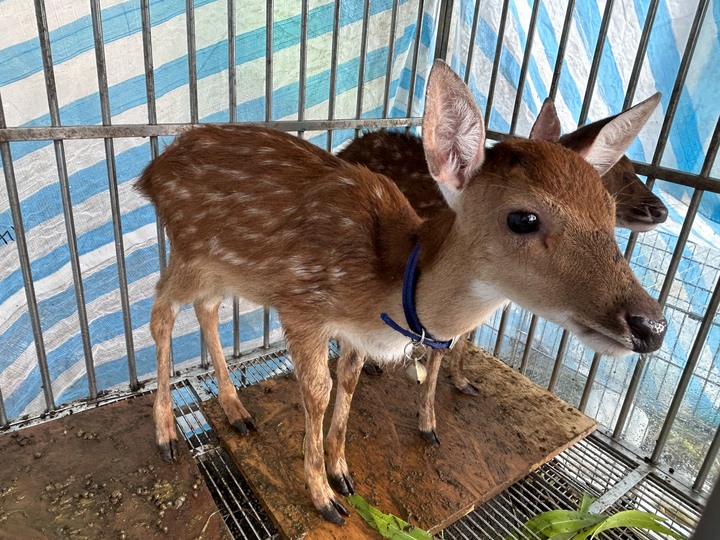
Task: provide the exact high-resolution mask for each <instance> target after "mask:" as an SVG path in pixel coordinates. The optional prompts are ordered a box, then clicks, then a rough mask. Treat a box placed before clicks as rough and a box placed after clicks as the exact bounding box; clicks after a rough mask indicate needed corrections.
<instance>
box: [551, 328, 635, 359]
mask: <svg viewBox="0 0 720 540" xmlns="http://www.w3.org/2000/svg"><path fill="white" fill-rule="evenodd" d="M563 326H565V327H566V328H567V329H568V330H570V331H572V332H573V333H574V334H575V335H576V336H577V337H578V339H580V341H582V343H583V344H585V345H587V346H588V347H590V348H591V349H593V350H594V351H595V352H597V353H600V354H605V355H608V356H614V357H622V356H627V355H628V354H630V353H632V352H633V345H632V341H631V340H630V339H629V338H627V337H625V336H624V335H623V336H617V335H616V334H611V333H610V332H609V331H608V330H606V329H603V328H596V327H591V326H588V325H587V324H584V323H581V322H579V321H577V320H574V319H568V320H567V321H566V322H565V324H563Z"/></svg>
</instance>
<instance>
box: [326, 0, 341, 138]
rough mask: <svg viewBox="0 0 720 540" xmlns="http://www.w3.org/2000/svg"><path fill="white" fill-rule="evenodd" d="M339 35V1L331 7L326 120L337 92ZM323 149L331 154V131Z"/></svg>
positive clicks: (331, 111) (329, 115)
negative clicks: (330, 43) (331, 25)
mask: <svg viewBox="0 0 720 540" xmlns="http://www.w3.org/2000/svg"><path fill="white" fill-rule="evenodd" d="M339 33H340V0H335V5H334V7H333V32H332V45H331V47H332V51H331V53H330V92H329V93H330V95H329V96H328V120H333V119H334V118H335V92H336V90H337V69H338V34H339ZM325 149H326V150H327V151H328V152H332V149H333V131H332V130H331V129H328V131H327V144H326V145H325Z"/></svg>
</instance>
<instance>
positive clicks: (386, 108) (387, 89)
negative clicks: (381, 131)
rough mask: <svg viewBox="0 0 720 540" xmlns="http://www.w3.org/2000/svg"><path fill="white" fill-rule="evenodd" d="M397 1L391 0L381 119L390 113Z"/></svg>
mask: <svg viewBox="0 0 720 540" xmlns="http://www.w3.org/2000/svg"><path fill="white" fill-rule="evenodd" d="M398 5H399V0H393V7H392V11H391V14H390V37H389V42H388V54H387V66H386V68H385V85H384V86H385V89H384V94H383V96H384V98H383V108H382V117H383V118H387V117H388V113H389V112H390V111H389V109H390V80H391V77H392V68H393V56H394V55H395V26H396V25H397V12H398Z"/></svg>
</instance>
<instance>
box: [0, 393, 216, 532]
mask: <svg viewBox="0 0 720 540" xmlns="http://www.w3.org/2000/svg"><path fill="white" fill-rule="evenodd" d="M153 398H154V395H153V394H148V395H145V396H141V397H138V398H135V399H130V400H126V401H122V402H119V403H115V404H112V405H106V406H102V407H98V408H96V409H92V410H88V411H85V412H82V413H77V414H73V415H70V416H65V417H63V418H60V419H56V420H53V421H50V422H46V423H44V424H40V425H37V426H34V427H31V428H26V429H23V430H20V431H16V432H12V433H6V434H4V435H2V436H0V456H2V466H0V539H23V540H40V539H50V538H53V539H55V538H73V539H78V540H81V539H87V540H97V539H101V538H102V539H108V540H120V539H128V540H130V539H133V540H134V539H143V540H145V539H149V538H178V539H180V538H182V539H190V540H191V539H203V540H211V539H229V538H230V536H229V533H228V532H227V529H226V527H225V524H224V523H223V520H222V517H221V516H220V514H219V513H218V511H217V508H216V506H215V504H214V502H213V500H212V496H211V495H210V492H209V491H208V490H207V487H206V486H205V483H204V480H203V478H202V477H201V475H200V473H199V471H198V469H197V467H196V466H195V463H194V461H193V459H192V457H191V456H190V453H189V451H188V448H187V446H186V445H185V443H184V442H183V441H182V440H181V441H180V445H179V447H180V449H181V451H180V458H179V460H178V461H177V462H176V463H172V464H168V463H165V462H163V460H162V459H161V458H160V456H159V454H158V453H157V451H156V449H155V443H154V427H153V421H152V402H153Z"/></svg>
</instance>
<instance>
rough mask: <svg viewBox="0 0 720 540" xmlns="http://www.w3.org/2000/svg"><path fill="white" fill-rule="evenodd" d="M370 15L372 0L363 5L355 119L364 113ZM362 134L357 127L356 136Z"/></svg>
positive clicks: (367, 0) (358, 118) (366, 0)
mask: <svg viewBox="0 0 720 540" xmlns="http://www.w3.org/2000/svg"><path fill="white" fill-rule="evenodd" d="M369 15H370V0H365V4H364V5H363V22H362V36H361V37H360V63H359V65H358V84H357V97H356V101H355V119H356V120H358V121H359V120H360V119H361V118H362V114H363V90H364V88H365V56H367V38H368V16H369ZM359 134H360V126H359V125H358V127H356V128H355V136H356V137H357V136H358V135H359Z"/></svg>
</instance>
